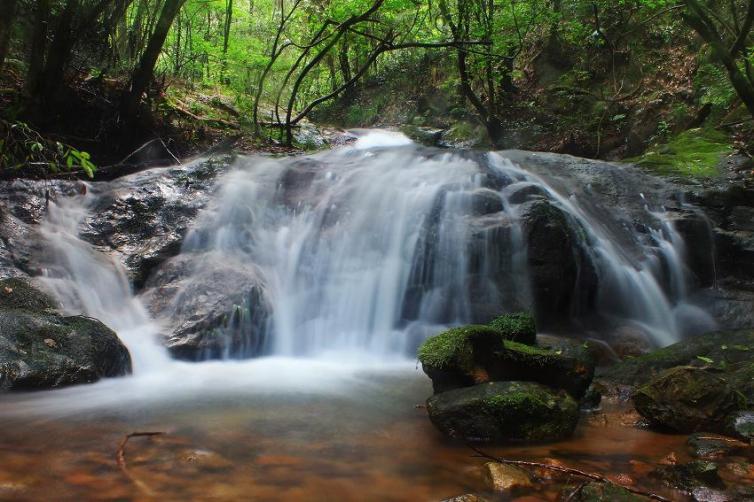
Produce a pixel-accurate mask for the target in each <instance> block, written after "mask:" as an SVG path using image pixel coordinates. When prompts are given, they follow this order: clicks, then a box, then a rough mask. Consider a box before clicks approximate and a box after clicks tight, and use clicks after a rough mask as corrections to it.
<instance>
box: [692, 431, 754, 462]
mask: <svg viewBox="0 0 754 502" xmlns="http://www.w3.org/2000/svg"><path fill="white" fill-rule="evenodd" d="M687 443H688V445H689V450H690V452H691V455H692V456H693V457H697V458H703V459H715V458H720V457H724V456H727V455H734V454H736V453H741V452H743V451H744V450H746V449H748V448H749V445H748V444H747V443H744V442H742V441H739V440H737V439H734V438H731V437H726V436H721V435H718V434H710V433H707V432H698V433H694V434H692V435H691V436H689V439H688V441H687Z"/></svg>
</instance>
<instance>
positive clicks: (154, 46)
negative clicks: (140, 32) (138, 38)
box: [123, 0, 186, 119]
mask: <svg viewBox="0 0 754 502" xmlns="http://www.w3.org/2000/svg"><path fill="white" fill-rule="evenodd" d="M185 2H186V0H166V1H165V5H164V6H163V7H162V12H160V19H159V20H158V21H157V25H156V27H155V29H154V32H153V33H152V36H151V37H150V38H149V43H148V44H147V48H146V49H145V50H144V54H142V55H141V59H140V60H139V64H138V65H137V67H136V69H135V70H134V73H133V77H132V79H131V89H130V90H129V92H128V93H127V94H126V95H125V97H124V101H123V113H124V114H125V116H126V118H128V119H132V118H135V117H136V115H137V111H138V109H139V103H140V102H141V96H142V95H143V94H144V91H146V90H147V86H149V83H150V82H151V81H152V77H153V76H154V67H155V65H156V64H157V58H158V57H159V56H160V52H161V51H162V46H163V45H164V44H165V39H166V38H167V36H168V32H169V31H170V26H172V24H173V20H174V19H175V16H177V15H178V11H179V10H181V7H183V4H184V3H185Z"/></svg>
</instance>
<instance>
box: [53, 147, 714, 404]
mask: <svg viewBox="0 0 754 502" xmlns="http://www.w3.org/2000/svg"><path fill="white" fill-rule="evenodd" d="M300 160H301V159H281V160H276V159H269V158H267V159H265V158H248V159H242V160H241V161H240V162H239V164H238V165H237V166H236V167H237V168H236V169H234V170H233V171H231V172H230V173H228V174H227V175H226V176H225V177H224V178H222V179H221V180H220V181H219V190H218V192H217V196H216V197H217V198H216V200H215V203H214V205H213V206H212V208H211V209H208V210H206V211H205V213H204V214H203V215H202V216H201V217H200V218H199V220H198V221H197V224H196V228H195V229H194V230H193V231H192V232H191V233H190V234H189V236H188V237H187V239H186V242H185V243H184V252H187V253H188V252H196V251H210V252H211V256H213V257H214V259H215V260H218V261H223V262H232V263H241V264H243V263H247V264H248V266H252V264H254V265H253V266H255V267H258V270H259V272H260V274H261V275H262V277H263V281H264V284H265V289H266V290H265V292H266V295H267V297H268V300H269V302H270V304H271V305H272V307H273V311H272V322H271V324H270V326H269V329H270V330H271V333H270V335H271V340H272V342H271V346H270V347H269V353H271V354H274V355H277V356H307V357H318V358H321V359H323V360H326V359H327V358H328V357H330V358H331V359H334V360H336V361H338V362H337V365H338V366H339V367H340V368H341V369H338V370H335V374H339V375H341V376H342V372H343V371H345V372H346V373H347V372H349V371H352V370H355V368H357V367H358V366H359V365H361V364H363V361H364V360H367V361H374V360H375V358H376V359H377V360H379V361H382V362H383V363H384V362H386V361H393V362H400V361H405V357H406V356H407V354H409V353H410V352H411V351H412V350H413V349H414V348H415V345H416V343H418V340H417V337H418V338H422V337H425V336H428V335H431V334H434V333H435V332H436V331H437V330H438V329H440V326H442V325H448V324H456V323H464V322H469V321H470V320H471V318H472V315H473V313H472V310H473V309H474V308H475V303H474V302H475V301H479V300H480V299H481V300H483V301H485V302H488V303H491V304H493V305H499V309H500V311H501V312H502V311H504V310H511V309H515V308H520V307H521V306H526V304H527V302H528V301H530V300H529V292H528V288H527V274H526V249H525V246H524V244H523V240H522V235H521V228H520V225H519V223H518V206H517V205H516V204H513V203H511V201H510V200H509V196H510V194H511V193H512V190H511V188H512V187H513V188H515V187H520V186H521V184H534V185H536V186H539V187H540V188H541V189H542V190H543V191H544V192H545V193H546V194H547V197H548V198H549V199H550V200H551V201H552V202H553V203H554V204H555V205H556V206H557V207H559V208H560V209H562V210H563V211H565V213H566V214H567V215H568V216H569V218H571V219H572V224H573V225H577V226H579V227H580V228H581V229H582V230H583V231H584V233H585V235H586V241H587V243H588V250H589V253H591V255H592V261H593V263H594V264H595V267H596V268H597V273H598V275H599V277H600V283H601V289H600V294H599V298H598V305H599V309H600V311H601V312H600V313H601V314H603V315H604V316H606V317H608V318H611V319H613V320H615V324H617V325H621V324H632V325H635V326H640V327H642V329H644V330H645V331H646V332H648V333H649V334H650V335H651V336H652V337H653V338H654V340H655V341H656V342H657V343H658V344H661V345H665V344H668V343H672V342H674V341H676V340H678V339H679V337H680V336H681V335H682V333H683V330H684V327H685V326H687V325H688V324H690V323H692V322H699V321H700V320H702V321H704V322H708V316H706V314H704V313H703V312H702V311H701V310H699V309H697V308H696V307H693V306H691V305H689V304H687V303H686V276H685V270H684V267H683V263H682V261H683V243H682V241H679V237H678V234H677V233H675V232H673V231H672V226H667V225H666V227H664V228H665V231H657V232H656V233H655V234H654V236H653V237H654V241H655V243H656V245H654V246H648V247H646V248H645V249H644V250H643V252H644V258H643V259H642V260H640V261H639V262H638V263H637V262H636V260H634V259H630V258H629V257H627V256H626V253H624V252H622V250H621V249H620V248H618V247H617V246H616V245H615V244H614V243H613V241H612V236H611V234H610V232H609V231H608V230H607V229H606V228H603V225H602V224H601V223H600V221H598V220H596V219H595V218H593V217H591V216H589V215H588V214H587V213H586V212H585V211H583V210H582V209H581V208H580V205H579V201H578V200H574V199H573V198H569V197H567V196H564V195H562V194H560V193H558V192H557V191H556V190H555V189H554V188H552V187H551V186H550V185H548V183H547V182H546V181H545V180H544V179H543V178H541V177H539V176H536V175H534V174H532V173H529V172H527V171H524V170H523V169H521V168H519V167H517V166H515V165H513V164H511V163H510V162H509V161H507V160H506V159H503V158H502V157H500V156H499V155H497V154H489V156H488V157H487V159H486V160H487V161H488V162H489V165H490V166H491V168H492V169H493V170H495V171H497V172H498V173H499V174H503V175H505V176H506V177H508V178H510V179H511V180H512V181H513V183H512V184H511V185H509V186H508V187H507V188H504V189H502V190H501V191H500V192H499V194H498V196H499V198H500V203H501V205H502V208H503V211H502V212H501V213H497V214H495V215H491V216H485V217H483V218H480V217H478V216H477V217H474V218H472V215H471V203H472V197H471V194H472V193H473V192H474V191H475V190H478V189H479V188H480V187H481V186H482V178H483V176H482V171H481V169H480V166H479V165H478V163H477V161H475V160H472V159H470V158H464V157H463V156H460V155H458V154H456V153H452V152H445V153H438V152H437V151H432V152H431V154H429V155H426V154H423V153H422V151H421V150H417V149H415V148H414V147H413V146H411V145H410V142H408V140H407V139H406V138H405V137H404V136H402V135H397V134H395V133H384V132H377V133H371V134H368V135H366V136H365V137H363V138H361V139H360V140H359V141H358V142H357V143H356V144H355V145H354V146H351V147H347V148H344V149H341V150H338V151H331V152H325V153H322V154H318V155H315V156H312V157H311V159H310V160H309V161H308V164H307V163H301V161H300ZM291 169H293V170H294V171H295V172H294V173H293V175H292V176H293V178H292V179H293V180H294V181H295V180H296V179H299V182H298V183H293V182H291V178H285V175H286V172H288V171H289V170H291ZM87 197H91V196H80V197H76V198H73V199H70V200H66V201H63V202H62V203H61V205H60V206H57V207H53V208H51V211H50V216H49V220H48V222H46V223H45V224H44V226H43V229H42V234H43V237H44V238H45V241H46V242H45V245H46V246H47V247H48V248H49V249H50V256H49V267H48V268H47V270H46V274H45V276H46V278H45V281H46V282H47V283H48V284H49V285H50V286H51V287H52V289H53V290H54V291H55V292H56V293H57V295H58V297H59V298H60V299H61V300H62V302H63V303H64V305H65V307H66V309H67V310H68V311H72V312H76V313H78V312H83V313H85V314H86V315H90V316H92V317H96V318H99V319H101V320H102V321H103V322H105V323H106V324H108V325H109V326H111V327H112V328H113V329H115V330H116V331H117V332H118V334H119V335H120V336H121V338H122V339H123V340H124V342H125V343H126V345H127V346H128V347H129V349H130V351H131V354H132V357H133V359H134V369H135V373H136V375H137V378H136V379H132V380H135V381H137V382H139V385H138V386H137V388H141V389H142V392H144V389H150V388H163V390H164V388H166V387H167V388H174V387H176V386H177V387H182V388H187V389H190V388H196V386H197V385H204V384H205V383H208V382H214V383H219V381H223V379H226V378H227V379H229V380H232V381H233V382H235V383H234V385H235V384H237V385H243V382H250V381H252V380H253V379H254V378H258V372H257V371H256V370H255V369H253V368H258V366H255V365H256V364H267V363H261V362H259V361H255V362H234V363H211V364H209V363H205V364H193V363H181V362H176V361H173V360H171V359H170V358H169V357H168V356H167V354H166V352H165V350H164V349H162V348H161V347H160V346H159V344H158V343H157V338H158V333H159V331H160V329H161V328H160V326H158V325H157V324H156V323H155V322H153V321H152V320H151V319H150V318H149V316H148V315H147V313H146V310H145V309H144V306H143V305H141V303H140V302H139V300H138V299H137V298H135V297H134V296H133V294H132V292H131V289H130V286H129V285H128V283H127V280H126V275H125V273H124V271H123V268H122V266H120V265H119V264H118V263H115V262H114V261H113V260H112V259H110V258H109V257H107V256H105V255H103V254H101V253H99V252H97V251H96V250H94V249H92V247H91V246H90V245H89V244H87V243H85V242H83V241H82V240H80V239H79V238H78V227H79V225H80V223H81V221H82V219H83V217H84V216H85V214H86V211H87V209H86V208H87V202H88V201H87ZM500 219H506V220H510V222H511V224H510V235H509V236H508V237H507V240H504V241H502V242H504V243H507V245H508V246H510V247H511V250H510V251H511V252H510V253H509V257H508V258H506V260H507V262H506V263H504V264H500V263H498V261H499V257H498V256H493V255H494V253H491V252H490V251H491V250H494V247H495V245H498V246H499V245H500V244H501V241H495V242H493V241H492V240H489V238H488V237H487V234H484V233H482V235H484V237H483V238H482V242H481V244H478V245H477V246H476V248H475V249H477V251H478V250H479V249H482V250H484V252H485V253H486V254H483V256H482V257H481V260H482V263H481V264H477V265H475V266H476V269H475V270H477V271H479V272H481V273H479V274H477V275H479V276H482V278H481V279H479V278H478V277H477V278H471V277H470V275H469V272H470V261H471V259H472V258H471V256H470V255H469V246H468V245H467V241H468V239H469V238H470V236H471V235H472V233H473V232H474V231H476V230H478V228H477V227H478V226H479V225H482V226H484V225H486V224H487V223H490V225H492V224H493V223H494V222H495V221H500ZM480 222H481V223H480ZM475 229H476V230H475ZM660 256H661V257H662V259H663V260H664V261H665V262H666V263H667V264H668V270H669V273H670V291H669V292H666V290H665V288H663V286H662V285H661V283H660V280H659V274H658V271H657V266H656V264H657V262H658V260H659V257H660ZM223 257H224V258H223ZM474 259H475V260H479V259H480V257H479V256H476V257H475V258H474ZM203 266H208V267H209V266H212V263H211V262H207V263H204V264H203ZM501 268H502V269H504V270H505V271H507V272H506V273H507V274H508V276H507V277H508V280H509V283H507V284H506V287H505V288H503V289H504V291H502V292H501V290H500V289H499V288H497V287H495V285H492V284H489V281H487V282H485V280H484V277H485V275H486V274H488V273H490V272H491V271H493V270H498V269H501ZM472 279H473V280H475V281H478V282H476V283H474V285H475V286H474V292H475V293H474V294H475V295H476V296H475V297H473V298H472V296H471V294H470V293H469V289H468V288H467V286H468V283H469V281H470V280H472ZM417 285H419V286H420V288H419V289H420V294H419V296H418V299H416V301H415V302H414V307H415V308H414V310H415V312H413V314H412V315H407V314H406V312H405V309H406V305H407V302H408V303H410V302H409V299H408V298H409V296H410V294H411V293H412V288H414V289H416V288H415V286H417ZM278 361H280V360H278ZM344 361H348V362H349V364H344ZM296 364H298V363H296ZM314 366H315V367H312V368H309V366H307V368H309V369H311V370H314V373H312V372H311V371H305V372H303V373H305V375H308V376H305V375H300V376H301V378H302V379H304V380H306V379H311V380H312V381H313V382H316V381H317V380H318V378H319V377H322V378H325V379H327V375H330V374H332V372H331V371H326V370H324V369H323V367H316V364H315V365H314ZM280 367H281V368H283V370H282V371H285V372H287V373H291V372H290V367H291V365H289V364H288V363H285V362H283V363H281V366H280ZM317 368H319V369H317ZM293 374H298V373H296V372H294V373H293ZM218 375H220V376H218ZM244 375H245V376H244ZM257 382H258V380H257ZM103 385H104V384H103Z"/></svg>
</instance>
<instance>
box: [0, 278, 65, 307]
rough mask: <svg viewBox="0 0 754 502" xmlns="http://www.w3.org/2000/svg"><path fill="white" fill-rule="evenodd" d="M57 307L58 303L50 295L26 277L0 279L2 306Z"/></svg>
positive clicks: (0, 300) (0, 302)
mask: <svg viewBox="0 0 754 502" xmlns="http://www.w3.org/2000/svg"><path fill="white" fill-rule="evenodd" d="M56 307H57V303H56V302H55V300H53V299H52V297H51V296H50V295H48V294H47V293H44V292H42V291H40V290H38V289H37V288H35V287H34V286H32V285H31V284H30V283H29V282H28V281H26V280H24V279H20V278H17V277H13V278H10V279H2V280H0V308H3V309H30V310H48V309H54V308H56Z"/></svg>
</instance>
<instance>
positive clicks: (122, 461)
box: [115, 432, 166, 495]
mask: <svg viewBox="0 0 754 502" xmlns="http://www.w3.org/2000/svg"><path fill="white" fill-rule="evenodd" d="M163 434H166V433H165V432H131V433H130V434H126V435H125V436H123V439H122V440H121V441H120V444H119V445H118V450H117V451H116V452H115V461H116V462H117V463H118V467H119V468H120V470H121V471H122V472H123V474H124V475H125V476H126V477H127V478H128V479H129V480H131V482H132V483H133V484H135V485H136V486H137V487H138V488H139V489H140V490H141V491H143V492H144V493H146V494H148V495H152V494H153V491H152V489H151V488H149V486H148V485H147V484H146V483H144V482H143V481H141V480H139V479H136V478H135V477H134V476H133V475H132V474H131V473H130V472H129V471H128V466H127V464H126V444H128V440H129V439H131V438H135V437H153V436H162V435H163Z"/></svg>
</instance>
